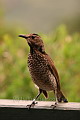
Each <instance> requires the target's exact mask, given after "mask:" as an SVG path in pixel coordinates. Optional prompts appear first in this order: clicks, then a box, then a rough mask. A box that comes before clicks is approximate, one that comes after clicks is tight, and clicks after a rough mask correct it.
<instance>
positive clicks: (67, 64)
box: [0, 23, 80, 101]
mask: <svg viewBox="0 0 80 120" xmlns="http://www.w3.org/2000/svg"><path fill="white" fill-rule="evenodd" d="M0 24H1V25H0V98H7V99H33V98H34V97H35V96H36V94H37V92H38V90H37V89H36V88H35V87H34V84H33V82H32V80H31V77H30V74H29V71H28V66H27V56H28V53H29V47H28V45H27V43H26V41H25V40H24V39H21V38H18V35H19V34H25V33H26V34H28V32H26V30H22V29H20V28H17V27H12V28H11V27H10V28H8V27H7V26H6V25H5V24H4V23H3V24H2V23H0ZM40 35H41V37H42V39H43V40H44V44H45V48H46V51H47V53H48V54H49V55H50V56H51V58H52V59H53V60H54V63H55V66H56V67H57V69H58V72H59V75H60V79H61V87H62V91H63V92H64V94H65V96H66V97H67V98H68V100H69V101H80V34H79V33H74V34H72V35H69V33H68V31H67V28H66V26H65V25H61V26H59V27H58V28H57V29H56V30H55V32H54V33H51V34H49V35H48V36H46V35H44V34H40ZM53 99H54V96H53V93H52V92H49V99H48V100H53ZM39 100H45V98H44V97H43V95H41V96H40V98H39Z"/></svg>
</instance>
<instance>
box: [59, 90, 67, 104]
mask: <svg viewBox="0 0 80 120" xmlns="http://www.w3.org/2000/svg"><path fill="white" fill-rule="evenodd" d="M57 100H58V102H68V100H67V99H66V98H65V96H64V95H63V93H62V92H61V91H58V92H57Z"/></svg>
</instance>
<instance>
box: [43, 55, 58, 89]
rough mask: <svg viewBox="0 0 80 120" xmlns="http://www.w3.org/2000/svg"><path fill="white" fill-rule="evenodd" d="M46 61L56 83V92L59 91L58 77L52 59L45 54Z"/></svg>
mask: <svg viewBox="0 0 80 120" xmlns="http://www.w3.org/2000/svg"><path fill="white" fill-rule="evenodd" d="M45 57H46V59H47V60H48V67H49V70H50V71H51V73H52V74H53V75H54V77H55V80H56V83H57V88H58V90H60V81H59V75H58V72H57V70H56V68H55V66H54V63H53V61H52V59H51V58H50V57H49V56H48V55H47V54H46V55H45Z"/></svg>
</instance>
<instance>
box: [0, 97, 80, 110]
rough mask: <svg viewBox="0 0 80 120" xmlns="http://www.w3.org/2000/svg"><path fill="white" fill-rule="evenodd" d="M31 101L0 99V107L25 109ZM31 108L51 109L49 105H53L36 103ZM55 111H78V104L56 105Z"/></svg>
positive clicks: (79, 107) (46, 102) (51, 103)
mask: <svg viewBox="0 0 80 120" xmlns="http://www.w3.org/2000/svg"><path fill="white" fill-rule="evenodd" d="M31 102H32V101H27V100H7V99H0V107H14V108H27V107H26V106H27V105H29V104H31ZM37 102H38V104H36V105H35V106H34V107H33V108H34V109H53V107H51V105H54V104H55V102H53V101H37ZM55 109H58V110H80V103H76V102H68V103H58V104H57V106H56V107H55Z"/></svg>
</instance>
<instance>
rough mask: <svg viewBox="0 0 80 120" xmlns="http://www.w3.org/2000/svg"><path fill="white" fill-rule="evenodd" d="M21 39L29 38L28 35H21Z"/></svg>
mask: <svg viewBox="0 0 80 120" xmlns="http://www.w3.org/2000/svg"><path fill="white" fill-rule="evenodd" d="M19 37H22V38H25V39H27V38H28V36H26V35H19Z"/></svg>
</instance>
